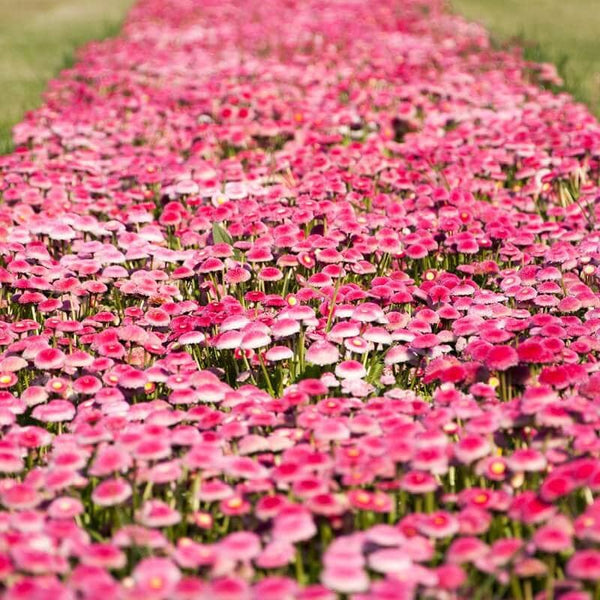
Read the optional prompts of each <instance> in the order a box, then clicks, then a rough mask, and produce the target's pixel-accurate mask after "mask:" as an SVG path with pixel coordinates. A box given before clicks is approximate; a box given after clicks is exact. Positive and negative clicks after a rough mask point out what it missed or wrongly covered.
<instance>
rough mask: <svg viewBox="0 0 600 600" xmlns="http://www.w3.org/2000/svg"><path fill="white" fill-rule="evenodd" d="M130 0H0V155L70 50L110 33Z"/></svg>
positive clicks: (68, 58) (67, 60)
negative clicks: (12, 131) (18, 124)
mask: <svg viewBox="0 0 600 600" xmlns="http://www.w3.org/2000/svg"><path fill="white" fill-rule="evenodd" d="M133 1H134V0H0V88H1V89H2V94H0V154H2V153H6V152H9V151H10V150H11V147H12V137H11V128H12V126H13V125H14V124H15V123H18V122H19V121H20V120H21V119H22V118H23V115H24V113H25V112H26V111H28V110H30V109H32V108H35V107H36V106H39V104H40V103H41V93H42V92H43V91H44V89H45V87H46V84H47V82H48V80H49V79H51V78H52V77H55V76H56V74H57V73H58V72H59V71H60V70H61V69H63V68H66V67H69V66H70V65H72V63H73V58H74V52H75V50H76V49H77V48H78V47H79V46H81V45H83V44H85V43H86V42H88V41H90V40H94V39H102V38H105V37H110V36H113V35H115V34H116V33H117V32H118V31H119V29H120V27H121V24H122V22H123V19H124V17H125V15H126V13H127V10H128V9H129V8H130V6H131V5H132V4H133Z"/></svg>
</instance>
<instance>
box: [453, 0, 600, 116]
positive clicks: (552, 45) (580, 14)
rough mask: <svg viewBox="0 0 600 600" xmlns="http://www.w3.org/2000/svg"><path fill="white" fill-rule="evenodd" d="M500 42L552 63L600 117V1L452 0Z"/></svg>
mask: <svg viewBox="0 0 600 600" xmlns="http://www.w3.org/2000/svg"><path fill="white" fill-rule="evenodd" d="M451 2H452V6H453V8H454V9H455V10H456V11H457V12H459V13H462V14H463V15H464V16H465V17H467V18H468V19H471V20H474V21H479V22H481V23H483V24H484V25H485V26H486V27H487V28H488V30H490V31H491V32H492V35H493V36H494V38H495V39H496V40H497V41H501V42H510V41H513V40H514V41H518V43H519V44H521V45H523V46H524V47H525V52H526V57H527V58H530V59H532V60H540V61H548V62H553V63H554V64H556V65H557V66H558V67H559V71H560V73H561V75H562V77H563V79H564V80H565V84H566V88H567V89H568V91H569V92H571V93H572V94H573V96H575V98H576V99H577V100H580V101H582V102H586V103H587V104H588V105H589V106H590V108H591V109H592V110H593V111H594V112H595V113H596V115H599V116H600V36H599V33H600V11H599V10H598V7H599V5H598V0H568V1H567V2H565V0H451Z"/></svg>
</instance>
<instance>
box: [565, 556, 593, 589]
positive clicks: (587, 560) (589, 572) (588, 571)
mask: <svg viewBox="0 0 600 600" xmlns="http://www.w3.org/2000/svg"><path fill="white" fill-rule="evenodd" d="M567 573H568V574H569V575H570V576H571V577H575V578H577V579H589V580H590V581H598V580H599V579H600V551H598V550H578V551H577V552H575V554H574V555H573V556H572V557H571V558H570V559H569V562H568V563H567Z"/></svg>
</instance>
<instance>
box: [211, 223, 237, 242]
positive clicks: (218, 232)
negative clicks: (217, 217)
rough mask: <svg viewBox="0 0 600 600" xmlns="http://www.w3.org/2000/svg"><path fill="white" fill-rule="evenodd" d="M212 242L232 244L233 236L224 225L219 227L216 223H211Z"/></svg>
mask: <svg viewBox="0 0 600 600" xmlns="http://www.w3.org/2000/svg"><path fill="white" fill-rule="evenodd" d="M212 237H213V244H229V245H230V246H233V238H232V237H231V236H230V235H229V232H228V231H227V229H225V227H221V225H219V224H218V223H213V227H212Z"/></svg>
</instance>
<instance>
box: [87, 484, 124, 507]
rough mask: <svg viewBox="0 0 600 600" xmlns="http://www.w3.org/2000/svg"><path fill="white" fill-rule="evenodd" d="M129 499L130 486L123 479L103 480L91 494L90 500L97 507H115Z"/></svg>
mask: <svg viewBox="0 0 600 600" xmlns="http://www.w3.org/2000/svg"><path fill="white" fill-rule="evenodd" d="M130 497H131V486H130V485H129V484H128V483H127V482H126V481H125V480H124V479H105V480H104V481H102V482H101V483H99V484H98V485H97V486H96V487H95V488H94V491H93V492H92V500H93V501H94V502H95V503H96V504H98V505H99V506H115V505H117V504H122V503H123V502H125V501H126V500H128V499H129V498H130Z"/></svg>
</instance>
